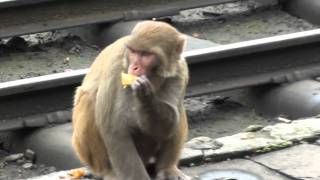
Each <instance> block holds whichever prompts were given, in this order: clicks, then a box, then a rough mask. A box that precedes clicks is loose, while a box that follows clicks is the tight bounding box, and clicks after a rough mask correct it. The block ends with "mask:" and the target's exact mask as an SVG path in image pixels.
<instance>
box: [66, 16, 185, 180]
mask: <svg viewBox="0 0 320 180" xmlns="http://www.w3.org/2000/svg"><path fill="white" fill-rule="evenodd" d="M126 45H130V46H133V47H135V48H137V49H141V50H146V51H150V52H153V53H155V54H156V55H157V56H158V58H159V64H158V67H157V69H156V72H154V73H153V76H152V77H150V81H151V83H152V84H153V86H154V90H155V92H154V97H153V98H152V100H149V99H150V98H149V99H141V98H140V99H139V98H137V97H136V96H134V95H133V94H132V92H131V91H132V90H131V89H130V88H126V89H124V88H123V87H122V85H121V80H120V74H121V72H123V71H124V70H126V68H128V61H127V59H126V48H125V47H126ZM183 45H184V39H183V37H182V36H181V34H180V33H179V32H178V31H176V30H175V29H174V28H173V27H171V26H169V25H167V24H165V23H160V22H153V21H146V22H142V23H139V24H138V25H137V26H136V27H135V29H134V30H133V32H132V34H131V35H129V36H127V37H124V38H121V39H119V40H118V41H116V42H115V43H113V44H112V45H110V46H108V47H107V48H105V49H104V50H103V51H102V52H101V53H100V54H99V55H98V57H97V58H96V60H95V61H94V63H93V64H92V66H91V68H90V71H89V73H88V74H87V75H86V77H85V79H84V81H83V83H82V85H81V86H80V87H78V89H77V91H76V95H75V100H74V111H73V127H74V132H73V137H72V143H73V147H74V149H75V151H76V153H77V155H78V157H79V158H80V160H81V161H82V162H84V163H85V164H87V165H88V166H89V167H90V168H91V169H92V170H93V172H95V173H96V174H98V175H101V176H109V177H110V176H113V177H115V178H117V179H134V180H143V179H150V178H149V176H148V175H147V172H146V170H145V165H147V164H148V163H149V160H150V159H151V158H155V159H156V168H157V172H158V176H157V178H158V179H161V178H167V177H171V176H180V177H181V178H185V179H187V176H184V175H183V174H182V173H181V171H180V170H178V169H177V164H178V161H179V157H180V152H181V149H182V146H183V142H184V141H185V139H186V137H187V133H188V125H187V117H186V113H185V109H184V106H183V98H184V94H185V90H186V86H187V82H188V68H187V65H186V62H185V60H184V59H183V58H181V57H180V55H181V52H182V49H183ZM149 101H150V102H149ZM145 102H148V103H149V104H148V105H146V104H145ZM154 106H156V107H154ZM176 113H177V114H176ZM167 174H169V176H167Z"/></svg>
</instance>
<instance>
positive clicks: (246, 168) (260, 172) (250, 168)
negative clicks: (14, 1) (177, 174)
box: [183, 159, 289, 180]
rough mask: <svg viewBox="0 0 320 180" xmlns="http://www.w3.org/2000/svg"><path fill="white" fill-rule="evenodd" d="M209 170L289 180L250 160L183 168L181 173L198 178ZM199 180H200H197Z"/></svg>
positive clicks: (266, 179)
mask: <svg viewBox="0 0 320 180" xmlns="http://www.w3.org/2000/svg"><path fill="white" fill-rule="evenodd" d="M211 170H233V171H234V170H239V171H243V172H249V173H251V174H253V175H256V176H257V177H258V178H259V180H260V179H261V180H289V179H288V178H287V177H285V176H282V175H280V174H278V173H277V172H275V171H272V170H269V169H268V168H265V167H263V166H261V165H259V164H257V163H255V162H253V161H251V160H246V159H234V160H230V161H224V162H220V163H210V164H205V165H201V166H197V167H190V168H183V171H184V172H185V173H186V174H188V175H190V176H199V174H200V177H201V174H203V173H205V172H208V171H211ZM199 179H200V180H201V178H199Z"/></svg>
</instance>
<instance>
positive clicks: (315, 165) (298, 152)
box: [252, 144, 320, 180]
mask: <svg viewBox="0 0 320 180" xmlns="http://www.w3.org/2000/svg"><path fill="white" fill-rule="evenodd" d="M252 160H254V161H256V162H259V163H261V164H263V165H265V166H267V167H269V168H271V169H274V170H277V171H280V172H282V173H284V174H286V175H288V176H291V177H294V178H295V179H304V180H311V179H312V180H319V179H320V147H319V146H317V145H311V144H301V145H298V146H294V147H290V148H286V149H283V150H279V151H275V152H270V153H267V154H264V155H260V156H256V157H254V158H252Z"/></svg>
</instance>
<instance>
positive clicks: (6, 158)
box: [4, 153, 24, 162]
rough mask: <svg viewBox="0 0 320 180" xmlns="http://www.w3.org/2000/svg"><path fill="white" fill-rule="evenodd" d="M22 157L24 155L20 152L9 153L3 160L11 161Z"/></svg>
mask: <svg viewBox="0 0 320 180" xmlns="http://www.w3.org/2000/svg"><path fill="white" fill-rule="evenodd" d="M23 157H24V154H22V153H18V154H11V155H9V156H7V157H5V159H4V160H5V161H6V162H12V161H17V160H18V159H21V158H23Z"/></svg>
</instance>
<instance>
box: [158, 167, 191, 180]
mask: <svg viewBox="0 0 320 180" xmlns="http://www.w3.org/2000/svg"><path fill="white" fill-rule="evenodd" d="M155 180H191V178H190V177H189V176H187V175H185V174H184V173H183V172H182V171H181V170H179V169H178V168H174V169H165V170H161V171H159V172H158V173H157V176H156V178H155Z"/></svg>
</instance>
